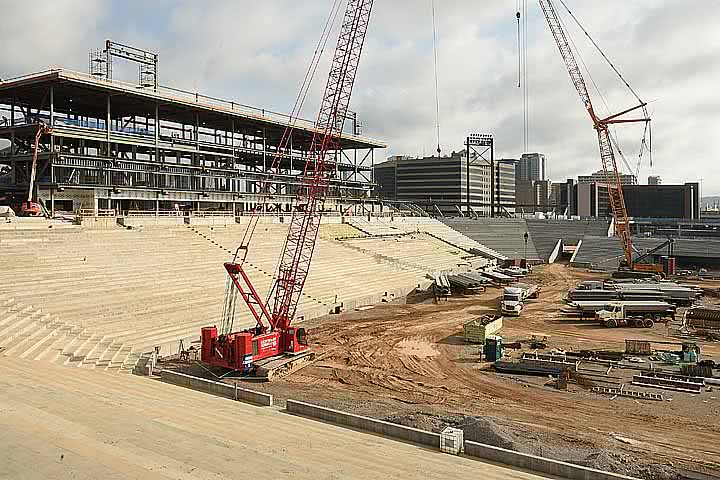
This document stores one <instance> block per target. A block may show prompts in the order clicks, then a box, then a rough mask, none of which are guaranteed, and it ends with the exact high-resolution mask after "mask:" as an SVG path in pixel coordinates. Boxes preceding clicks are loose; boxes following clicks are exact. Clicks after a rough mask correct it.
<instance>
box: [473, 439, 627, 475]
mask: <svg viewBox="0 0 720 480" xmlns="http://www.w3.org/2000/svg"><path fill="white" fill-rule="evenodd" d="M465 455H468V456H471V457H477V458H481V459H483V460H489V461H492V462H497V463H502V464H505V465H511V466H513V467H517V468H523V469H525V470H530V471H532V472H538V473H544V474H547V475H554V476H557V477H562V478H568V479H571V480H639V479H637V478H634V477H627V476H625V475H619V474H616V473H610V472H603V471H602V470H595V469H594V468H588V467H583V466H580V465H573V464H572V463H566V462H561V461H559V460H551V459H549V458H543V457H536V456H535V455H529V454H527V453H520V452H514V451H512V450H507V449H505V448H500V447H494V446H492V445H485V444H482V443H476V442H471V441H468V440H466V441H465Z"/></svg>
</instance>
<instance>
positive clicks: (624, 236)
mask: <svg viewBox="0 0 720 480" xmlns="http://www.w3.org/2000/svg"><path fill="white" fill-rule="evenodd" d="M539 2H540V7H541V9H542V11H543V14H544V15H545V19H546V20H547V24H548V27H549V28H550V32H551V33H552V36H553V38H554V39H555V43H556V44H557V47H558V50H559V51H560V56H561V57H562V59H563V61H564V62H565V67H566V68H567V71H568V73H569V74H570V79H571V81H572V83H573V86H574V87H575V90H577V93H578V95H579V96H580V100H581V101H582V102H583V105H584V106H585V109H586V110H587V112H588V114H589V115H590V119H591V120H592V122H593V128H594V129H595V130H596V132H597V136H598V144H599V147H600V159H601V161H602V167H603V173H604V174H605V185H606V187H607V190H608V196H609V197H610V198H609V200H610V210H611V212H612V215H613V219H614V221H615V235H617V237H618V238H619V239H620V242H621V244H622V248H623V255H624V257H625V263H626V264H627V265H628V266H629V267H631V268H632V266H633V250H632V238H631V232H630V219H629V218H628V214H627V209H626V207H625V197H624V195H623V187H622V182H621V177H620V171H619V170H618V166H617V162H616V160H615V152H614V150H613V145H612V139H611V137H610V130H609V125H611V124H613V123H631V122H646V123H647V122H649V121H650V119H649V118H637V119H635V118H634V119H626V118H620V117H622V116H623V115H625V114H626V113H629V112H631V111H634V110H637V109H642V110H643V113H644V112H645V111H646V109H645V106H646V104H645V103H643V102H642V101H640V104H639V105H637V106H635V107H631V108H628V109H626V110H624V111H622V112H620V113H616V114H614V115H610V116H608V117H606V118H598V117H597V115H596V114H595V110H594V109H593V104H592V100H591V98H590V94H589V93H588V89H587V85H586V83H585V79H584V77H583V75H582V72H581V71H580V67H579V65H578V63H577V61H576V60H575V55H574V54H573V51H572V48H571V47H570V42H569V41H568V37H567V34H566V33H565V29H564V28H563V25H562V22H561V21H560V17H559V16H558V14H557V11H556V10H555V6H554V5H553V2H552V0H539ZM595 46H596V47H597V44H595ZM603 57H604V58H605V59H606V60H607V57H605V55H604V54H603ZM611 66H612V67H613V69H614V70H615V71H616V72H617V69H615V67H614V66H613V65H612V64H611ZM617 73H618V75H619V72H617ZM620 78H622V76H621V77H620ZM622 79H623V82H625V79H624V78H622ZM625 84H626V85H627V86H628V88H629V85H628V84H627V82H625ZM631 91H632V89H631ZM633 94H635V92H634V91H633Z"/></svg>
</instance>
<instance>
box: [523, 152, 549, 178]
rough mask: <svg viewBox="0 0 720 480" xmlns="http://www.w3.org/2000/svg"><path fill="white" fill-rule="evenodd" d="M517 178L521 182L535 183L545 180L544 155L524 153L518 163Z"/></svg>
mask: <svg viewBox="0 0 720 480" xmlns="http://www.w3.org/2000/svg"><path fill="white" fill-rule="evenodd" d="M515 176H516V178H517V179H518V180H520V181H531V182H535V181H538V180H545V179H546V176H545V155H543V154H542V153H523V154H522V156H521V157H520V160H518V162H517V167H516V170H515Z"/></svg>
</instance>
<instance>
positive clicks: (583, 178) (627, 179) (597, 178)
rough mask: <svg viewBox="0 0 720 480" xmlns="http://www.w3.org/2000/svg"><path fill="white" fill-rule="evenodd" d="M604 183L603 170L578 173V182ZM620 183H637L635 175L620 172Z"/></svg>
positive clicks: (605, 180)
mask: <svg viewBox="0 0 720 480" xmlns="http://www.w3.org/2000/svg"><path fill="white" fill-rule="evenodd" d="M593 182H596V183H606V182H607V179H606V178H605V172H604V171H602V170H598V171H597V172H595V173H593V174H592V175H579V176H578V183H593ZM620 183H621V184H622V185H637V183H638V182H637V177H636V176H635V175H631V174H625V173H620Z"/></svg>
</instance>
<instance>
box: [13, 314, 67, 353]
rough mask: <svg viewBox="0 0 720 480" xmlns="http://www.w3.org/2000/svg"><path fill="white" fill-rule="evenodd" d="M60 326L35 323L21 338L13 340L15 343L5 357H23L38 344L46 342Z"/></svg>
mask: <svg viewBox="0 0 720 480" xmlns="http://www.w3.org/2000/svg"><path fill="white" fill-rule="evenodd" d="M59 328H60V325H57V324H55V325H54V326H53V324H52V323H49V322H47V323H45V322H40V321H38V322H36V323H35V325H34V326H33V328H31V329H28V330H27V331H26V333H25V334H24V335H23V336H19V337H17V338H16V339H15V342H14V344H13V345H12V346H10V347H9V348H8V349H7V350H6V351H5V354H6V355H12V356H19V357H21V358H22V357H24V356H25V354H26V353H28V351H30V350H33V349H34V348H36V347H37V346H38V345H39V344H41V343H43V342H45V341H47V339H48V338H50V337H52V336H53V334H54V333H55V332H57V331H58V329H59Z"/></svg>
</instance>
